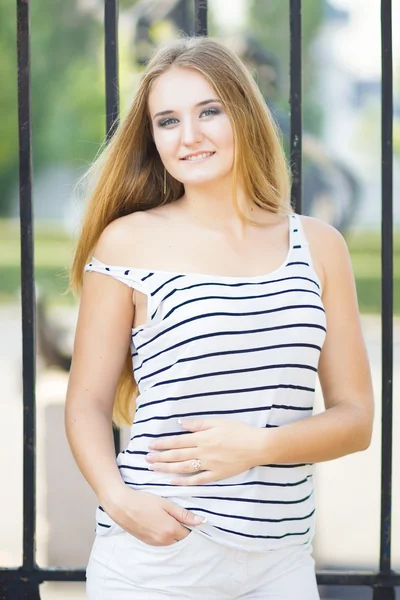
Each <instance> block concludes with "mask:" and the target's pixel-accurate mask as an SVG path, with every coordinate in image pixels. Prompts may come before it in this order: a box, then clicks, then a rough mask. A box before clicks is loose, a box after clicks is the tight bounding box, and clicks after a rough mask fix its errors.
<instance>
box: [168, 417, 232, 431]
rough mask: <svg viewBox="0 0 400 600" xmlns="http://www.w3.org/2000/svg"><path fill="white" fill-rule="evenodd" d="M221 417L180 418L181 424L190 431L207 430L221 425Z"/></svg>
mask: <svg viewBox="0 0 400 600" xmlns="http://www.w3.org/2000/svg"><path fill="white" fill-rule="evenodd" d="M221 421H222V420H221V419H178V423H179V425H181V426H182V427H184V428H185V429H188V430H189V431H205V430H206V429H211V428H212V427H217V426H218V425H221Z"/></svg>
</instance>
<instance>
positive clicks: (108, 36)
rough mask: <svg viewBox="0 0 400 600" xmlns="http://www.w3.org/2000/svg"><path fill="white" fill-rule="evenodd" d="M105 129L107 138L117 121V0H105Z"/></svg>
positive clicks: (112, 131) (110, 135)
mask: <svg viewBox="0 0 400 600" xmlns="http://www.w3.org/2000/svg"><path fill="white" fill-rule="evenodd" d="M104 34H105V70H106V73H105V75H106V77H105V79H106V131H107V140H109V139H110V138H111V137H112V136H113V134H114V131H115V129H116V128H117V126H118V121H119V78H118V0H105V4H104Z"/></svg>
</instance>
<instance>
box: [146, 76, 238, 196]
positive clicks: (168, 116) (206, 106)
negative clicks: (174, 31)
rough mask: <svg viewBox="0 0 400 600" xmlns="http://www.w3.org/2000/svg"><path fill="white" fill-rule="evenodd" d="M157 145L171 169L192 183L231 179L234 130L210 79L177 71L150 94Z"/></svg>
mask: <svg viewBox="0 0 400 600" xmlns="http://www.w3.org/2000/svg"><path fill="white" fill-rule="evenodd" d="M149 113H150V119H151V123H152V128H153V136H154V141H155V144H156V147H157V150H158V153H159V155H160V157H161V160H162V162H163V163H164V165H165V168H166V169H167V171H168V172H169V173H170V174H171V175H172V176H173V177H174V178H175V179H177V180H178V181H180V182H182V183H183V184H184V185H185V186H187V185H195V186H199V185H205V184H209V183H211V182H216V181H219V180H222V179H224V178H226V177H229V176H230V174H231V172H232V168H233V162H234V138H233V130H232V126H231V123H230V120H229V118H228V115H227V114H226V112H225V110H224V107H223V106H222V104H221V102H219V100H218V98H217V95H216V93H215V91H214V89H213V88H212V86H211V85H210V84H209V83H208V81H207V80H206V79H205V78H204V77H203V76H202V75H201V74H200V73H198V72H197V71H196V70H194V69H186V68H185V69H183V68H180V67H179V68H177V67H172V68H171V69H169V70H168V71H166V72H165V73H163V74H162V75H161V76H160V77H159V78H158V79H157V80H156V81H155V82H154V83H153V86H152V89H151V92H150V95H149Z"/></svg>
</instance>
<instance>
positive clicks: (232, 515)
mask: <svg viewBox="0 0 400 600" xmlns="http://www.w3.org/2000/svg"><path fill="white" fill-rule="evenodd" d="M185 508H186V510H188V511H193V510H196V511H198V512H200V513H207V514H209V515H215V516H216V517H223V518H227V519H240V520H242V521H253V522H256V523H284V522H286V521H304V520H305V519H309V518H311V517H312V516H313V514H314V513H315V508H314V509H313V510H312V511H311V512H310V513H309V514H308V515H304V517H286V518H284V519H265V518H257V517H245V516H243V515H234V514H232V513H229V514H225V513H218V512H214V511H212V510H206V509H204V508H199V507H197V506H186V507H185Z"/></svg>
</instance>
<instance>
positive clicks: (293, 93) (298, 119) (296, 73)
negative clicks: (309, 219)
mask: <svg viewBox="0 0 400 600" xmlns="http://www.w3.org/2000/svg"><path fill="white" fill-rule="evenodd" d="M301 46H302V44H301V0H290V164H291V168H292V204H293V206H294V208H295V210H296V212H297V213H301V210H302V193H301V192H302V190H301V175H302V160H301V159H302V94H301V80H302V78H301Z"/></svg>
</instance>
